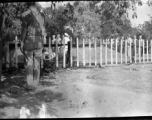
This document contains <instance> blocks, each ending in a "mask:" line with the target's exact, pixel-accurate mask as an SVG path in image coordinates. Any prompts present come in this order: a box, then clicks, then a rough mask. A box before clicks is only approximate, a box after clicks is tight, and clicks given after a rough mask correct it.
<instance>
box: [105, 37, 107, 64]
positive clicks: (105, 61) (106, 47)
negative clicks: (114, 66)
mask: <svg viewBox="0 0 152 120" xmlns="http://www.w3.org/2000/svg"><path fill="white" fill-rule="evenodd" d="M105 42H106V43H105V44H106V45H105V47H106V48H105V65H107V39H106V41H105Z"/></svg>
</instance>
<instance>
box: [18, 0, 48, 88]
mask: <svg viewBox="0 0 152 120" xmlns="http://www.w3.org/2000/svg"><path fill="white" fill-rule="evenodd" d="M27 5H28V7H29V9H28V10H27V11H25V12H24V13H23V14H22V33H21V51H22V52H23V54H24V56H25V69H26V73H25V79H26V82H27V87H28V88H29V89H30V88H32V89H33V88H36V87H37V86H38V84H39V80H40V60H41V58H42V49H43V38H44V35H45V28H44V22H45V21H44V20H45V19H44V15H43V14H42V13H41V12H40V10H39V6H38V3H36V2H28V3H27Z"/></svg>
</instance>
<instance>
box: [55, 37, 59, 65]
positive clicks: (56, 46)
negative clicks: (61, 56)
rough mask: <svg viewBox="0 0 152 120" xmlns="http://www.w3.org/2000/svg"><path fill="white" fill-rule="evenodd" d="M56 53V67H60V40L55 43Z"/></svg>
mask: <svg viewBox="0 0 152 120" xmlns="http://www.w3.org/2000/svg"><path fill="white" fill-rule="evenodd" d="M55 51H56V57H55V59H56V67H58V66H59V61H58V40H56V42H55Z"/></svg>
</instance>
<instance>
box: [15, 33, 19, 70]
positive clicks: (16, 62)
mask: <svg viewBox="0 0 152 120" xmlns="http://www.w3.org/2000/svg"><path fill="white" fill-rule="evenodd" d="M17 42H18V39H17V36H16V37H15V67H18V54H17V48H18V46H17Z"/></svg>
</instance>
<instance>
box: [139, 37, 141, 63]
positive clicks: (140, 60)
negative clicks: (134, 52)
mask: <svg viewBox="0 0 152 120" xmlns="http://www.w3.org/2000/svg"><path fill="white" fill-rule="evenodd" d="M140 49H141V48H140V40H139V63H141V50H140Z"/></svg>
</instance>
